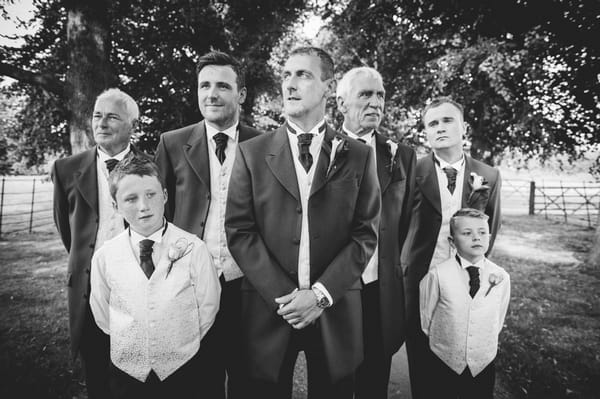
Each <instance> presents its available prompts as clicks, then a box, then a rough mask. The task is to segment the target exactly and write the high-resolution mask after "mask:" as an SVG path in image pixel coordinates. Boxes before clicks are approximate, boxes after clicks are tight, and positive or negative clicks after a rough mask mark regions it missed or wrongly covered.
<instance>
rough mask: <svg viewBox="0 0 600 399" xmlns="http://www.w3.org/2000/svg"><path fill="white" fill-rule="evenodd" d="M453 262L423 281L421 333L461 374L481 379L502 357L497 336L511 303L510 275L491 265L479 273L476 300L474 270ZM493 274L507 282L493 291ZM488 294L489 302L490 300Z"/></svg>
mask: <svg viewBox="0 0 600 399" xmlns="http://www.w3.org/2000/svg"><path fill="white" fill-rule="evenodd" d="M461 263H462V266H461V264H459V263H458V262H457V261H456V258H455V257H452V258H450V259H448V260H446V261H445V262H443V263H441V264H439V265H437V266H434V267H433V268H431V269H430V270H429V272H428V273H427V275H426V276H425V277H424V278H423V280H421V283H420V285H419V288H420V290H419V296H420V297H419V303H420V314H421V328H422V329H423V332H424V333H425V335H427V336H428V337H429V346H430V348H431V350H432V351H433V353H435V354H436V355H437V356H438V357H439V358H440V359H441V360H442V361H443V362H444V363H445V364H447V365H448V367H450V368H451V369H452V370H454V372H456V373H457V374H462V372H463V371H464V370H465V367H467V366H468V367H469V370H470V371H471V374H472V375H473V376H476V375H477V374H479V373H480V372H481V371H482V370H483V369H484V368H485V367H486V366H487V365H488V364H490V362H491V361H492V360H494V358H495V357H496V353H497V352H498V334H500V330H501V329H502V326H503V325H504V318H505V316H506V311H507V309H508V302H509V301H510V277H509V275H508V273H507V272H506V271H505V270H504V269H503V268H501V267H500V266H497V265H496V264H494V263H493V262H491V261H489V260H488V259H485V258H484V259H483V260H482V261H481V262H478V263H477V264H475V265H474V266H476V267H478V268H479V280H480V287H479V290H478V291H477V293H476V294H475V296H474V297H473V298H471V295H470V294H469V273H468V272H467V270H466V268H467V267H468V266H472V264H471V263H470V262H468V261H466V260H465V259H462V258H461ZM490 274H494V275H496V276H501V278H502V281H501V282H500V283H498V284H497V285H495V286H494V287H492V289H491V290H490V291H489V293H488V290H489V288H490ZM486 293H487V296H486Z"/></svg>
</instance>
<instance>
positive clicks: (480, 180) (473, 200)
mask: <svg viewBox="0 0 600 399" xmlns="http://www.w3.org/2000/svg"><path fill="white" fill-rule="evenodd" d="M469 187H471V193H470V194H469V197H468V198H467V207H468V208H473V209H478V210H480V211H484V210H485V207H486V205H487V202H488V199H489V197H490V186H489V185H488V182H487V180H486V179H485V177H483V176H480V175H478V174H477V173H475V172H471V175H470V176H469Z"/></svg>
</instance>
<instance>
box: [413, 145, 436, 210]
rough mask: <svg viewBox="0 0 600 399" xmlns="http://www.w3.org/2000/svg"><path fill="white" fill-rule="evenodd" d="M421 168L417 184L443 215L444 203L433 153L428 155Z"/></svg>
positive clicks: (418, 172)
mask: <svg viewBox="0 0 600 399" xmlns="http://www.w3.org/2000/svg"><path fill="white" fill-rule="evenodd" d="M421 166H422V167H421V168H420V170H418V171H417V176H416V180H417V184H418V185H419V190H421V192H422V193H423V196H424V197H425V198H427V200H429V202H431V204H432V205H433V207H434V209H435V210H436V211H437V212H438V213H439V214H440V215H441V214H442V205H441V199H440V189H439V183H438V179H437V173H436V171H435V164H434V163H433V154H430V155H428V156H427V158H426V160H425V162H423V163H422V164H421Z"/></svg>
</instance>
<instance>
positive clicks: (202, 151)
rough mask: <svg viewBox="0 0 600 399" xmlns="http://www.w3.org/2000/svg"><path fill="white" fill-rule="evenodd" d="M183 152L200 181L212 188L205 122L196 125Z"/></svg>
mask: <svg viewBox="0 0 600 399" xmlns="http://www.w3.org/2000/svg"><path fill="white" fill-rule="evenodd" d="M183 153H184V156H185V159H186V160H187V162H188V163H189V164H190V167H191V168H192V170H193V171H194V173H195V174H196V176H198V178H199V179H200V181H201V182H202V183H204V185H205V186H206V187H207V188H208V189H210V164H209V161H208V139H207V138H206V128H205V127H204V122H200V123H198V124H197V125H196V127H194V131H193V132H192V134H191V135H190V138H189V139H188V142H187V143H186V144H184V148H183Z"/></svg>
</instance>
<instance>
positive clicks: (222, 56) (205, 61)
mask: <svg viewBox="0 0 600 399" xmlns="http://www.w3.org/2000/svg"><path fill="white" fill-rule="evenodd" d="M209 65H220V66H228V67H231V69H233V72H235V76H236V78H235V82H236V83H237V85H238V90H241V89H242V88H243V87H246V76H245V72H244V68H243V67H242V64H241V63H240V61H238V59H237V58H235V57H233V56H231V55H229V54H227V53H224V52H222V51H211V52H209V53H206V54H204V55H203V56H202V57H200V59H199V60H198V62H197V63H196V78H197V77H198V75H200V71H201V70H202V69H203V68H204V67H206V66H209Z"/></svg>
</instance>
